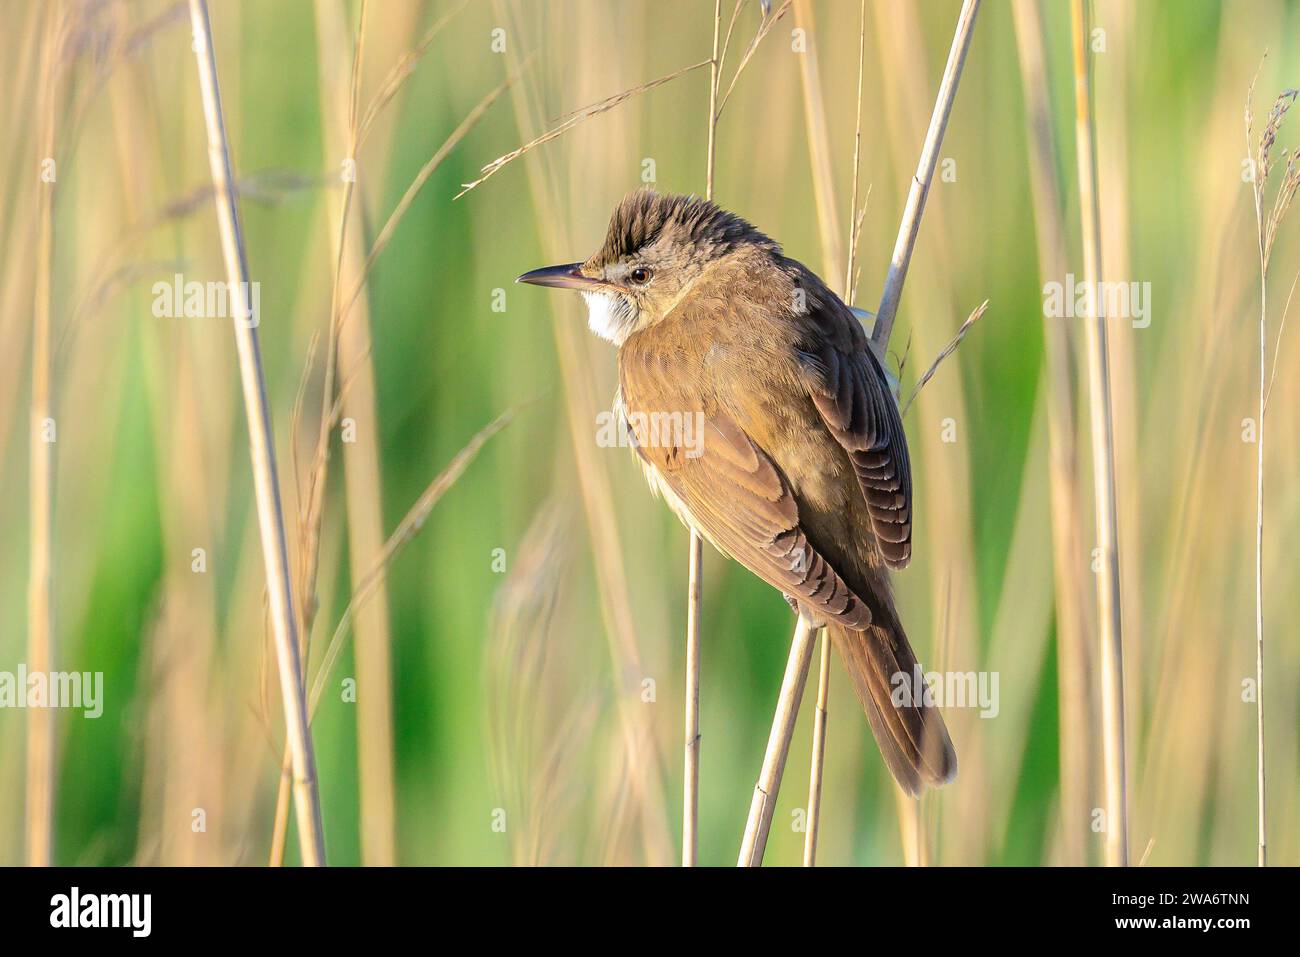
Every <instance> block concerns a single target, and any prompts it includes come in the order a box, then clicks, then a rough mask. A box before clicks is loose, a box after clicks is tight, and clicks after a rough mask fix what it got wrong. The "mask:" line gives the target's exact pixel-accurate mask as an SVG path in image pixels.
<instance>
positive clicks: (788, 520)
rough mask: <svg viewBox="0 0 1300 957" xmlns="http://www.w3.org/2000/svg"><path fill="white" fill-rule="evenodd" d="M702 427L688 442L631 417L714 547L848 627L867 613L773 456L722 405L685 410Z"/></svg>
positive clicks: (639, 441)
mask: <svg viewBox="0 0 1300 957" xmlns="http://www.w3.org/2000/svg"><path fill="white" fill-rule="evenodd" d="M687 415H690V416H693V417H695V418H696V419H697V420H698V421H699V422H701V423H702V426H703V434H702V435H701V436H698V437H697V441H693V442H691V443H690V447H689V448H688V447H686V446H685V445H684V444H683V443H680V442H670V441H664V436H662V435H659V434H653V433H654V432H655V431H656V430H653V429H651V428H650V425H649V422H648V420H647V419H645V418H643V417H638V416H636V415H630V416H629V422H628V430H629V434H630V436H631V438H632V442H633V445H634V447H635V449H636V452H637V454H638V455H639V456H640V457H641V458H642V459H643V460H644V461H645V463H646V464H647V465H649V466H650V467H652V468H653V469H654V471H655V473H656V478H657V479H658V481H659V482H661V483H662V484H663V485H664V486H666V487H667V490H668V491H670V492H671V493H672V494H673V495H675V496H676V497H677V499H678V500H679V501H680V503H681V505H682V506H684V508H685V510H686V512H687V513H688V514H687V515H684V516H682V517H683V518H686V519H687V520H688V521H689V522H690V523H691V524H692V525H694V526H695V528H696V530H697V531H699V532H700V534H702V535H703V536H704V537H705V538H707V539H708V540H709V541H710V542H712V543H713V544H714V545H715V546H717V547H718V549H719V550H721V551H722V552H724V553H725V554H727V555H730V556H731V557H732V558H734V559H735V560H736V561H738V562H740V563H741V564H742V565H744V566H745V567H746V568H748V569H749V570H750V571H752V572H753V573H754V574H755V575H757V576H758V577H759V578H762V579H763V580H764V581H766V582H767V583H768V584H769V585H772V586H773V587H775V588H779V589H780V590H781V591H782V592H784V593H785V594H787V595H790V596H792V597H794V598H797V599H799V600H800V601H801V602H803V603H805V604H806V605H808V606H809V607H811V608H813V609H815V610H817V611H818V612H820V613H821V614H823V615H825V616H826V617H827V618H830V619H832V620H834V621H836V622H839V623H840V624H842V625H845V626H846V627H849V628H855V629H862V628H866V627H867V625H869V624H870V622H871V612H870V610H869V609H868V608H867V606H866V604H865V603H864V602H863V601H862V599H861V598H859V597H858V596H857V595H855V594H854V593H853V591H852V590H851V589H850V588H849V586H848V585H846V584H845V582H844V580H843V579H842V578H840V576H839V574H838V573H837V572H836V571H835V569H834V568H832V567H831V566H830V564H829V563H828V562H827V561H826V559H825V558H824V557H823V556H822V555H821V553H819V552H818V551H817V549H816V548H814V547H813V545H812V544H811V543H810V542H809V541H808V538H807V536H806V535H805V534H804V530H803V528H802V527H801V526H800V523H799V507H798V503H797V502H796V501H795V497H794V494H793V492H792V491H791V489H790V484H789V482H788V481H787V480H786V477H785V476H784V475H783V474H782V473H781V470H780V469H779V468H778V467H777V466H776V464H775V463H774V462H773V461H772V459H771V458H770V457H769V456H768V455H767V453H766V452H764V451H763V450H762V449H761V448H759V446H758V445H757V444H756V443H755V442H754V441H753V440H752V439H751V438H750V437H749V435H747V434H746V433H745V431H744V430H743V429H741V428H740V427H739V426H738V425H736V423H735V422H734V421H733V420H732V419H731V418H730V417H729V416H727V415H726V413H724V412H721V411H714V412H712V413H710V414H708V415H705V414H704V413H703V412H701V411H698V410H697V411H695V412H690V413H687Z"/></svg>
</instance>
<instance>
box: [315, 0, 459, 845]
mask: <svg viewBox="0 0 1300 957" xmlns="http://www.w3.org/2000/svg"><path fill="white" fill-rule="evenodd" d="M453 12H454V11H453ZM450 15H451V14H449V16H450ZM363 17H364V13H363ZM316 22H317V25H318V29H317V45H318V47H319V50H320V56H319V59H318V68H319V71H320V87H321V103H322V106H323V116H322V126H323V134H324V135H323V146H324V149H325V161H324V163H323V164H322V168H324V169H331V168H338V165H339V163H340V162H341V161H342V160H341V158H343V157H347V158H350V159H352V160H353V161H354V162H355V161H356V158H357V152H358V147H359V144H360V137H361V132H360V122H361V121H359V120H358V119H357V110H356V102H357V100H356V90H357V89H358V87H359V78H358V73H359V63H360V60H361V57H360V49H361V43H360V40H358V43H357V50H358V55H357V56H355V57H353V63H354V65H355V66H354V68H353V69H352V70H351V80H349V70H348V64H347V58H346V57H345V56H344V51H346V50H347V49H348V46H349V44H348V43H347V37H346V33H347V26H346V22H345V19H344V16H343V10H342V7H341V5H340V3H339V0H317V3H316ZM436 34H437V25H435V29H434V30H433V31H431V33H430V35H429V37H428V38H427V42H431V41H432V38H433V36H436ZM427 42H426V44H425V46H424V49H427ZM422 52H423V50H421V53H422ZM417 59H418V58H417ZM414 66H415V62H411V63H409V64H408V66H407V68H408V69H414ZM399 86H400V80H398V79H395V80H394V81H393V82H392V84H391V86H386V87H385V93H386V94H387V96H388V97H391V96H392V93H395V92H396V90H397V89H398V87H399ZM389 90H391V91H392V92H388V91H389ZM385 102H386V100H385ZM329 104H332V105H333V109H330V108H329V106H328V105H329ZM345 105H347V106H345ZM379 108H382V103H381V104H379V106H378V107H376V108H375V109H373V110H369V111H367V116H369V117H373V116H374V115H376V114H377V113H378V110H379ZM348 185H351V184H348ZM326 205H327V207H328V212H329V217H330V222H331V227H332V232H333V233H335V234H337V235H338V237H339V243H340V248H338V249H336V250H335V257H334V260H333V263H332V265H333V266H334V267H335V271H336V275H335V276H334V277H333V278H334V284H333V288H335V289H337V288H338V286H339V284H340V283H343V284H345V285H348V284H351V283H352V282H354V281H356V277H357V276H359V275H360V273H361V272H362V269H363V262H364V258H365V250H364V246H363V237H362V236H361V233H360V232H359V231H358V230H352V231H351V232H349V231H347V228H346V219H347V215H346V212H345V211H344V210H343V209H342V208H336V207H335V206H333V205H332V204H328V203H327V204H326ZM370 336H371V331H370V314H369V309H368V307H367V304H366V302H365V300H364V297H362V301H361V302H359V303H358V304H357V306H356V310H355V313H354V314H353V315H352V317H351V321H350V322H348V323H346V324H342V327H341V328H340V329H338V333H337V342H336V347H337V350H338V355H337V358H336V360H335V361H336V363H337V364H338V365H339V366H341V367H342V368H344V369H347V370H349V377H350V378H351V379H352V381H353V385H352V387H351V388H350V389H349V390H348V394H347V397H346V398H345V399H344V400H343V414H344V415H346V416H347V417H348V418H350V419H352V420H353V421H354V422H356V423H357V427H356V440H355V441H353V442H347V443H344V445H343V484H344V493H345V497H346V504H347V528H348V563H349V573H350V575H351V579H352V586H353V587H354V588H356V587H357V586H358V584H359V583H360V582H361V580H362V579H363V578H364V576H365V574H366V572H367V570H368V569H369V567H370V565H371V563H372V562H373V561H374V560H375V557H376V556H377V555H378V554H379V552H380V549H381V548H382V547H383V542H384V532H383V518H382V491H383V482H382V480H381V477H380V461H379V443H378V434H379V417H378V410H377V402H376V398H375V370H374V366H373V364H372V362H371V357H370ZM331 398H332V397H331ZM305 597H306V596H304V599H305ZM306 639H307V640H308V641H309V640H310V635H307V636H306ZM391 641H392V639H391V635H390V633H389V620H388V596H387V594H386V586H385V584H384V583H382V582H381V583H379V584H378V585H377V586H376V594H375V600H374V601H372V602H370V603H369V604H368V606H367V607H366V609H365V610H364V611H363V612H361V613H360V614H358V615H357V620H356V640H355V646H356V655H355V660H356V680H357V764H358V778H359V780H358V788H359V792H360V795H359V796H360V806H359V807H360V810H359V819H360V823H361V862H362V863H363V864H365V865H373V866H379V867H389V866H392V865H393V864H396V863H397V847H396V837H397V822H396V800H395V798H394V783H393V778H394V768H393V716H392V707H393V706H392V701H393V690H392V684H393V682H392V664H391V655H390V645H391ZM304 658H305V656H304Z"/></svg>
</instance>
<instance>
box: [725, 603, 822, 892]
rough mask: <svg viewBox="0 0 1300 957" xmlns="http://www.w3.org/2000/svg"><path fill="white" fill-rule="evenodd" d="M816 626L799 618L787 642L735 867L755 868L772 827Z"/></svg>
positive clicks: (759, 862) (805, 681) (760, 858)
mask: <svg viewBox="0 0 1300 957" xmlns="http://www.w3.org/2000/svg"><path fill="white" fill-rule="evenodd" d="M816 641H817V629H816V628H814V627H812V626H811V625H810V624H808V622H807V620H806V619H804V618H802V617H800V619H799V624H798V625H796V626H795V629H794V638H793V639H792V640H791V642H790V657H789V659H788V660H787V661H786V666H785V676H784V677H783V678H782V679H781V691H780V694H779V695H778V696H777V701H776V713H775V714H774V715H773V716H772V730H771V733H770V734H769V735H768V739H767V750H766V751H765V752H764V754H763V766H762V768H761V769H760V770H759V773H758V781H757V783H755V785H754V797H753V799H752V801H751V802H750V806H749V819H748V820H747V821H746V822H745V835H744V837H743V838H742V839H741V842H740V856H739V858H738V859H737V861H736V866H737V867H759V866H760V865H761V864H762V863H763V851H764V850H765V849H766V848H767V835H768V831H769V830H770V829H771V826H772V812H773V811H775V810H776V799H777V795H778V793H779V792H780V790H781V776H782V774H783V773H784V771H785V759H786V756H787V755H788V754H789V753H790V739H791V738H792V737H794V725H795V722H796V721H797V720H798V718H799V703H800V701H802V700H803V689H804V685H805V684H806V683H807V681H808V665H809V663H810V662H811V661H812V653H813V646H814V645H815V644H816Z"/></svg>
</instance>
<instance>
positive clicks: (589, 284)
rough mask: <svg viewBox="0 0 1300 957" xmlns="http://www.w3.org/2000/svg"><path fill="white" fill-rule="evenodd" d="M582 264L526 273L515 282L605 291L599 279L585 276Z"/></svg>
mask: <svg viewBox="0 0 1300 957" xmlns="http://www.w3.org/2000/svg"><path fill="white" fill-rule="evenodd" d="M581 269H582V263H565V264H564V265H563V266H543V267H542V268H541V269H534V270H533V271H532V272H526V273H524V274H523V275H522V276H520V277H519V278H518V279H516V280H515V282H526V283H531V284H532V285H534V286H552V287H554V288H556V289H578V290H586V291H587V292H594V291H596V290H598V289H603V288H604V287H605V283H604V282H602V281H601V280H599V279H592V278H591V277H590V276H584V275H583V274H582V272H581V271H580V270H581Z"/></svg>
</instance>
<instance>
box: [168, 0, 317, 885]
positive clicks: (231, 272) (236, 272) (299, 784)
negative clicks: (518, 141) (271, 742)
mask: <svg viewBox="0 0 1300 957" xmlns="http://www.w3.org/2000/svg"><path fill="white" fill-rule="evenodd" d="M190 22H191V25H192V28H193V35H194V41H195V43H194V45H195V47H196V53H197V61H196V62H197V66H198V74H199V87H200V90H201V92H202V96H203V115H204V121H205V125H206V127H207V136H208V162H209V166H210V167H211V172H212V183H213V187H214V189H215V191H216V212H217V224H218V226H219V229H220V233H221V247H222V256H223V258H224V260H225V266H226V278H227V282H228V283H229V284H230V288H231V289H247V288H249V287H248V285H247V283H248V281H249V278H248V261H247V254H246V252H245V249H244V243H243V236H242V234H241V230H240V223H239V209H238V206H237V204H236V201H235V195H234V191H233V186H232V184H233V182H234V173H233V169H232V164H231V160H230V146H229V143H228V142H227V140H226V131H225V120H224V117H223V116H222V112H221V93H220V88H219V86H218V82H217V68H216V55H215V51H214V49H213V43H212V30H211V24H210V22H209V18H208V8H207V3H206V2H205V0H190ZM241 284H242V285H241ZM247 310H248V303H247V302H245V303H244V304H243V307H242V308H241V309H237V310H236V313H237V315H236V317H235V321H234V330H235V345H236V348H237V351H238V355H239V368H240V381H241V385H242V388H243V393H244V411H245V414H246V416H247V420H248V433H249V445H250V452H251V456H252V469H253V481H254V490H255V493H256V501H257V515H258V527H259V533H260V538H261V543H262V560H263V565H264V567H265V573H266V588H267V598H268V604H269V611H270V617H271V624H272V629H273V632H274V637H275V647H276V660H277V663H278V666H279V672H280V696H281V701H282V704H283V706H284V721H285V736H286V739H287V741H288V745H289V748H290V750H291V752H292V757H293V776H294V785H293V794H294V805H295V812H296V817H297V826H298V840H299V843H300V846H301V849H302V858H303V863H304V864H307V865H309V866H319V865H323V864H324V863H325V846H324V845H325V836H324V828H323V824H322V821H321V812H320V795H319V792H318V789H317V782H316V760H315V755H314V754H313V752H312V743H311V730H310V728H309V726H308V720H307V702H306V696H305V694H304V691H303V683H302V679H303V667H302V662H301V660H300V656H299V646H298V634H297V631H298V622H297V616H296V613H295V609H294V607H293V597H292V591H293V585H292V579H291V575H290V571H289V553H288V546H287V544H286V538H285V529H284V514H283V511H282V509H281V505H280V489H279V480H278V477H277V475H276V466H275V447H274V442H273V439H272V430H271V411H270V406H269V402H268V400H267V395H266V382H265V378H264V376H263V372H262V360H261V351H260V347H259V345H258V339H257V330H256V328H255V327H254V326H253V324H252V323H251V322H250V321H249V319H250V318H251V317H249V316H248V315H247ZM238 313H242V314H243V315H242V317H241V315H239V314H238Z"/></svg>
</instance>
